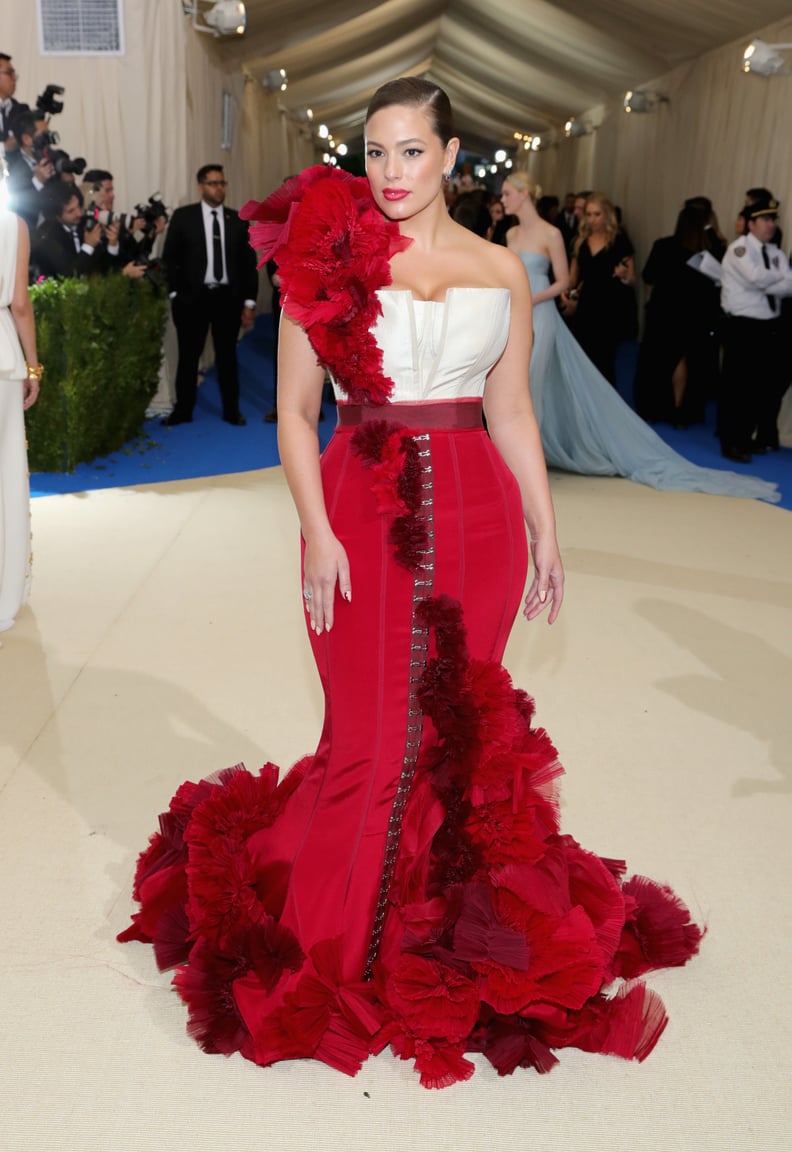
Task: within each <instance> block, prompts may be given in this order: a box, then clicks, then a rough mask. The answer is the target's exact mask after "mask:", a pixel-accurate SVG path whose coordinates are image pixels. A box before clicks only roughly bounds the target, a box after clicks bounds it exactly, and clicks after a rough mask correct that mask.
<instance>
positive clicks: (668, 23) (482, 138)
mask: <svg viewBox="0 0 792 1152" xmlns="http://www.w3.org/2000/svg"><path fill="white" fill-rule="evenodd" d="M246 2H247V12H248V30H247V33H246V35H245V36H244V37H240V38H228V39H221V40H218V41H216V42H215V50H216V51H217V52H218V53H219V54H220V57H221V59H222V65H223V67H225V68H226V69H228V68H237V67H238V68H239V69H241V70H242V71H243V72H244V73H245V74H246V75H248V76H252V77H253V78H255V79H257V80H260V79H261V78H263V77H264V76H265V75H266V74H267V72H269V71H270V70H272V69H276V68H285V69H286V72H287V74H288V80H289V85H288V89H287V91H286V92H284V93H283V94H282V97H281V100H282V103H283V105H284V106H285V108H286V109H288V111H289V112H290V113H292V114H297V113H299V111H300V110H301V109H305V108H311V109H312V110H313V112H314V122H315V123H319V122H320V121H321V122H324V123H326V124H327V125H328V126H329V128H330V130H331V132H333V134H334V135H335V137H336V139H337V140H343V141H346V142H347V143H349V144H350V145H352V146H353V147H354V146H355V145H356V144H359V142H360V139H361V131H362V124H363V113H364V110H365V107H366V104H367V103H368V100H369V98H370V96H371V95H372V93H373V92H374V90H375V89H376V88H377V87H378V86H379V85H380V84H381V83H383V82H384V81H386V80H389V79H392V78H394V77H395V76H399V75H426V76H428V77H429V78H431V79H433V80H435V81H436V82H437V83H439V84H441V85H442V86H443V87H444V88H445V89H446V90H447V91H448V93H449V95H450V97H451V100H452V104H453V106H454V110H455V114H456V119H457V128H458V131H459V133H460V135H461V136H462V140H463V146H464V147H466V148H467V149H468V150H470V151H474V152H475V151H480V152H481V153H482V155H489V154H490V153H491V151H492V150H493V148H495V147H499V146H503V145H507V144H509V143H513V140H514V132H523V133H532V134H533V133H539V134H541V133H543V132H547V131H548V130H555V131H556V132H557V131H558V129H559V128H560V126H561V125H563V122H564V121H565V120H566V119H567V118H568V117H569V116H570V115H579V114H580V113H582V112H584V111H585V110H586V109H589V108H591V107H593V106H595V105H598V104H602V103H605V102H607V101H612V100H613V99H614V98H618V97H619V96H620V94H621V93H623V92H624V91H625V89H627V88H632V87H636V86H639V85H641V84H644V83H647V82H649V81H651V80H652V79H653V78H654V77H658V76H661V75H662V74H664V73H666V72H668V71H669V70H670V69H672V68H674V67H675V66H676V65H678V64H681V63H684V62H685V61H688V60H692V59H694V58H696V57H697V56H700V55H702V54H703V53H705V52H707V51H708V50H710V49H712V48H715V47H717V46H719V45H722V44H726V43H728V42H730V41H732V40H735V39H738V38H739V37H741V36H745V37H746V41H747V40H748V39H750V36H751V33H752V31H754V30H756V29H758V28H761V27H763V26H765V25H767V24H770V23H772V22H773V21H775V20H779V19H781V18H783V17H785V16H788V15H789V12H790V0H752V3H751V4H750V5H749V4H746V3H745V0H385V2H384V3H380V4H372V3H370V2H366V0H246ZM736 63H738V61H737V62H736Z"/></svg>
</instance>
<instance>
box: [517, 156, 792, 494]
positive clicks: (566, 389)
mask: <svg viewBox="0 0 792 1152" xmlns="http://www.w3.org/2000/svg"><path fill="white" fill-rule="evenodd" d="M536 195H537V186H536V183H535V182H534V180H533V178H532V177H531V176H529V175H528V174H527V173H524V172H512V173H510V175H509V176H508V177H507V179H506V180H504V182H503V203H504V208H505V209H506V211H507V212H508V213H510V214H513V215H515V216H517V218H518V220H519V224H518V225H517V226H516V227H515V228H512V229H511V230H510V231H509V232H508V233H507V245H508V247H509V248H511V249H512V250H513V251H515V252H517V253H518V255H519V256H520V258H521V259H522V261H523V264H524V265H525V269H526V271H527V273H528V277H529V279H530V281H531V291H532V293H533V300H534V310H533V324H534V345H533V352H532V354H531V396H532V398H533V403H534V408H535V409H536V415H537V418H538V420H539V427H540V429H541V433H542V445H543V447H544V452H545V458H546V460H547V463H548V464H549V465H550V466H551V467H554V468H561V469H563V470H564V471H566V472H581V473H583V474H584V475H586V476H626V477H627V478H628V479H630V480H635V481H637V482H638V483H641V484H648V485H649V486H650V487H652V488H663V489H670V490H673V491H687V492H711V493H714V494H715V495H720V496H744V497H749V498H754V499H759V500H769V501H773V502H777V501H778V500H779V499H780V496H779V494H778V492H777V490H776V486H775V485H774V484H770V483H768V482H767V481H764V480H759V479H757V478H756V477H754V476H742V475H739V474H738V473H736V472H726V471H724V470H722V469H719V468H699V467H697V466H696V465H695V464H691V462H690V461H689V460H686V459H685V458H684V456H680V455H679V453H678V452H674V450H673V449H672V448H669V446H668V445H667V444H666V443H665V441H664V440H661V438H660V437H659V436H658V435H657V434H656V433H655V432H653V431H652V429H651V428H650V427H649V426H648V424H646V423H644V421H643V420H642V419H641V418H640V416H638V415H636V413H635V412H634V411H633V410H632V408H630V406H629V405H628V404H625V402H624V401H623V400H622V398H621V397H620V396H619V394H618V392H617V391H616V390H615V388H613V387H612V386H611V385H610V384H609V383H608V381H607V380H606V379H605V377H604V376H603V375H602V374H601V373H600V372H599V371H598V370H597V369H596V368H595V367H594V365H593V364H592V362H591V361H590V360H589V359H588V357H587V356H586V354H585V352H584V351H583V349H582V348H581V347H580V345H579V344H578V342H577V341H576V340H575V338H574V336H573V335H572V334H571V332H570V331H569V329H568V328H567V326H566V324H564V322H563V320H562V319H561V317H560V315H559V313H558V310H557V308H556V305H555V299H554V298H555V297H556V296H558V295H560V294H561V293H562V292H564V291H565V290H566V287H567V285H568V283H569V269H568V265H567V259H566V253H565V251H564V245H563V240H562V238H561V234H560V232H558V229H556V228H553V226H552V225H549V224H547V223H546V222H545V221H543V220H541V219H540V217H539V215H538V213H537V211H536V207H535V203H534V201H535V198H536ZM551 268H552V270H553V279H554V282H553V283H552V284H551V282H550V269H551Z"/></svg>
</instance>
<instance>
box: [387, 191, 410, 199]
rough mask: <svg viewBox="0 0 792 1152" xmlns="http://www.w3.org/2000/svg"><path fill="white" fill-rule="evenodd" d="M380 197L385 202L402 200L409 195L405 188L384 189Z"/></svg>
mask: <svg viewBox="0 0 792 1152" xmlns="http://www.w3.org/2000/svg"><path fill="white" fill-rule="evenodd" d="M382 195H383V196H384V197H385V199H386V200H403V199H404V197H405V196H409V195H410V193H409V192H408V191H407V189H406V188H385V189H384V190H383V193H382Z"/></svg>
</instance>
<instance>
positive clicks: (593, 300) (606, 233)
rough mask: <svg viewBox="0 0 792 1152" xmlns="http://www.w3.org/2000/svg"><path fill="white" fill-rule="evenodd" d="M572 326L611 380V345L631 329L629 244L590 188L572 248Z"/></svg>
mask: <svg viewBox="0 0 792 1152" xmlns="http://www.w3.org/2000/svg"><path fill="white" fill-rule="evenodd" d="M572 252H573V255H572V268H571V273H570V280H571V285H572V287H571V291H570V293H569V294H568V295H567V296H566V297H565V299H564V303H565V304H566V305H569V303H570V301H571V302H572V306H573V307H572V309H568V313H567V314H569V312H572V311H573V310H574V325H573V331H574V333H575V336H576V337H577V339H578V341H579V342H580V344H581V345H582V346H583V349H584V351H585V352H586V355H587V356H588V357H589V359H590V360H593V361H594V363H595V364H596V366H597V367H598V368H599V370H600V372H601V373H602V375H603V376H604V377H605V379H606V380H609V381H610V383H611V384H615V382H616V349H617V347H618V345H619V344H620V343H621V341H622V340H628V339H631V338H633V337H634V336H635V334H636V327H637V324H636V321H637V313H636V303H635V292H634V291H633V285H634V284H635V265H634V262H633V247H632V244H631V243H630V241H629V239H628V238H627V236H626V235H625V233H624V232H623V231H622V229H621V228H620V226H619V220H618V217H617V215H616V209H615V208H614V206H613V204H611V202H610V200H609V199H608V198H607V196H604V195H603V194H602V193H601V192H592V193H591V194H590V195H589V197H588V199H587V200H586V210H585V213H584V215H583V223H582V226H581V230H580V234H579V235H578V237H577V239H576V241H575V244H574V246H573V249H572Z"/></svg>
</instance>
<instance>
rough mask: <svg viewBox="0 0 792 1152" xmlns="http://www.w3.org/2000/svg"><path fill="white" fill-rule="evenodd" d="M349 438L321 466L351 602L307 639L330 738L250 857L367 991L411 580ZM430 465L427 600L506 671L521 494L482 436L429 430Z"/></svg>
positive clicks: (397, 769)
mask: <svg viewBox="0 0 792 1152" xmlns="http://www.w3.org/2000/svg"><path fill="white" fill-rule="evenodd" d="M352 432H353V428H352V427H349V428H344V427H342V428H339V429H338V431H337V432H336V434H335V436H334V437H333V439H332V441H331V443H330V445H329V446H328V448H327V450H326V452H325V454H324V456H323V458H322V477H323V483H324V487H325V495H326V500H327V507H328V512H329V515H330V519H331V523H332V524H333V529H334V531H335V532H336V534H337V536H338V538H339V539H340V540H341V542H342V543H343V545H344V547H345V549H346V551H347V555H348V557H349V563H350V571H351V580H352V601H351V603H346V602H344V601H342V600H341V599H340V597H338V598H337V602H336V609H335V619H336V622H335V624H334V626H333V629H332V631H331V632H329V633H323V634H322V635H321V636H318V637H317V636H316V635H315V634H314V633H313V632H311V631H310V629H309V636H310V639H311V645H312V648H313V652H314V657H315V659H316V664H317V668H318V670H319V675H320V677H321V680H322V686H323V688H324V693H325V709H326V712H325V722H324V728H323V731H322V736H321V740H320V742H319V747H318V749H317V752H316V757H315V759H314V761H313V764H312V765H311V767H310V769H309V772H308V775H307V776H306V778H305V780H304V781H303V783H302V784H301V786H300V788H299V790H298V792H297V793H296V794H295V796H294V797H292V799H291V802H290V807H289V810H288V815H287V818H285V819H283V820H281V821H280V822H279V824H278V825H277V826H276V827H275V828H268V829H267V830H266V831H264V832H262V833H261V834H260V835H259V836H257V837H254V839H253V841H252V843H251V846H250V850H251V853H252V854H253V855H254V857H255V858H256V859H257V862H258V863H259V864H265V863H269V862H271V861H273V860H280V861H284V862H286V861H290V862H291V863H290V879H289V893H288V897H287V901H286V906H285V908H284V912H283V916H282V918H281V922H282V923H285V924H287V925H288V926H289V927H290V928H292V929H293V930H294V932H295V933H296V935H297V937H298V939H299V940H300V941H301V943H302V945H303V948H305V949H306V950H307V949H309V948H310V947H311V946H312V945H313V944H314V943H316V942H317V941H321V940H323V939H329V938H332V937H334V936H337V935H340V934H342V935H343V937H344V956H343V974H344V977H345V979H360V978H361V976H362V974H363V969H364V966H365V958H366V951H367V949H368V943H369V937H370V933H371V922H372V917H373V908H374V903H375V900H376V895H377V889H378V886H379V878H380V873H381V870H382V856H383V852H384V844H385V834H386V828H387V823H388V817H389V815H390V810H391V806H392V804H393V798H394V794H395V791H396V787H397V784H398V780H399V776H400V773H401V770H402V761H403V757H404V749H405V741H406V738H407V737H406V723H407V692H408V680H409V667H408V665H409V660H410V645H411V642H412V632H411V620H412V600H413V578H412V576H411V574H410V573H409V572H407V571H405V570H404V569H402V568H400V567H399V566H398V565H396V564H395V563H394V560H393V555H392V548H391V546H390V544H389V542H388V539H387V533H388V521H387V519H385V518H383V516H382V515H381V514H380V513H379V512H378V511H377V508H376V506H375V501H374V497H373V496H372V493H371V490H370V486H369V484H368V483H367V477H366V473H365V471H364V468H363V466H362V464H361V462H360V460H359V459H357V458H356V457H355V456H354V455H353V454H352V453H351V451H350V438H351V434H352ZM431 453H432V471H433V478H434V485H435V495H434V515H433V519H434V531H435V565H436V566H435V577H434V586H433V590H432V591H433V593H434V594H435V595H436V594H439V593H442V592H445V593H447V594H449V595H450V596H451V597H453V598H454V599H456V600H459V601H460V602H461V603H462V604H463V606H464V608H465V622H466V625H467V631H468V644H469V648H470V652H471V654H472V655H474V656H476V657H479V658H481V659H485V660H492V659H494V660H500V658H501V656H502V655H503V650H504V648H505V645H506V641H507V639H508V636H509V631H510V629H511V625H512V622H513V620H514V616H515V613H516V611H517V608H518V607H519V604H520V600H521V595H522V591H523V586H524V584H525V574H526V565H527V545H526V537H525V529H524V526H523V520H522V511H521V505H520V495H519V490H518V488H517V485H516V483H515V481H514V478H513V477H512V475H511V473H510V472H509V471H508V469H507V468H506V466H505V464H504V463H503V461H502V459H501V457H500V455H499V454H498V452H497V450H496V449H495V448H494V447H493V445H492V442H491V441H490V439H489V438H488V436H487V435H486V433H485V432H484V431H483V429H481V428H479V429H478V430H468V431H464V432H451V431H434V432H432V433H431ZM430 728H431V726H430V725H427V731H425V732H424V736H423V740H424V742H425V741H426V740H427V739H431V732H430V731H429V729H430Z"/></svg>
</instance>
